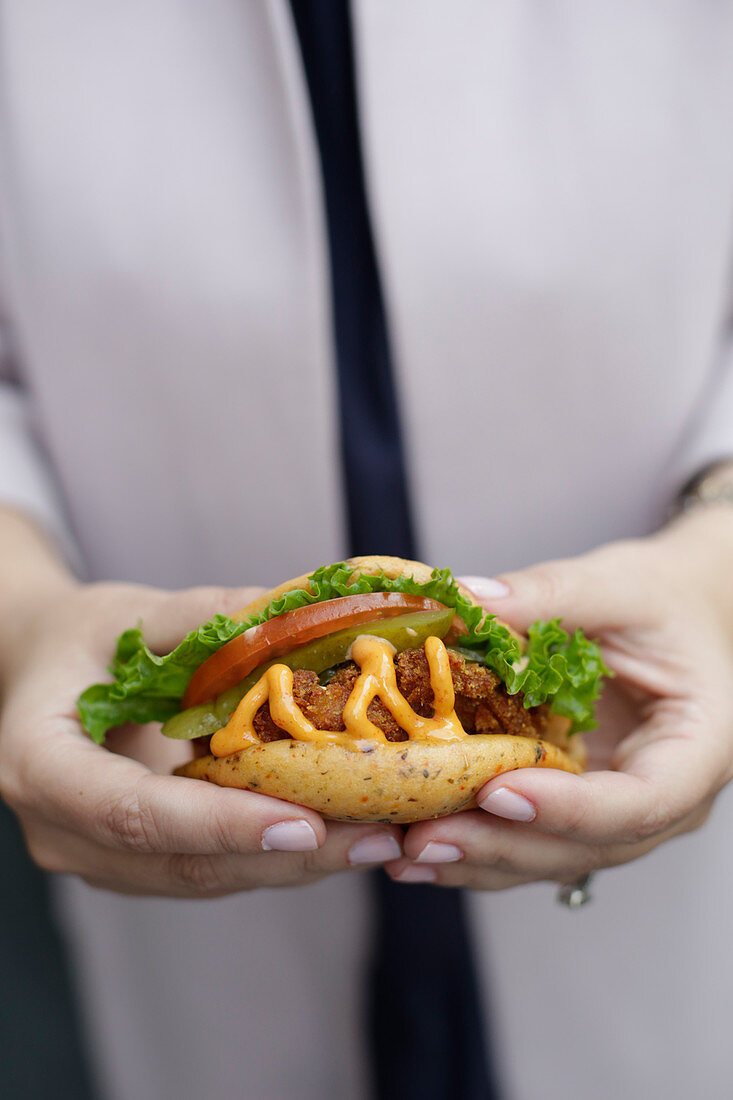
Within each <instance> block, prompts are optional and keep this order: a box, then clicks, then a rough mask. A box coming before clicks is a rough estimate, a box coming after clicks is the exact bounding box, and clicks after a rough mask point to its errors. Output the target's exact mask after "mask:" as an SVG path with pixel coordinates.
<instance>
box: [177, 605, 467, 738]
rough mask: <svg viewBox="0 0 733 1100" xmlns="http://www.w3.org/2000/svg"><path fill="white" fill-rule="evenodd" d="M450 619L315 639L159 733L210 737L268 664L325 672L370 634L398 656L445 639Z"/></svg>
mask: <svg viewBox="0 0 733 1100" xmlns="http://www.w3.org/2000/svg"><path fill="white" fill-rule="evenodd" d="M454 616H455V611H454V610H453V608H452V607H447V608H445V610H444V611H413V612H412V613H411V614H410V615H398V616H396V617H395V618H394V619H378V620H376V621H375V622H373V623H362V624H361V625H360V626H352V627H347V628H346V629H345V630H338V631H336V633H335V634H329V635H328V637H326V638H319V639H318V641H315V642H310V643H309V644H308V645H303V646H300V647H299V648H298V649H294V650H293V652H292V653H288V655H287V656H286V657H278V658H277V659H276V660H274V661H268V663H267V664H264V665H260V667H259V668H257V669H255V670H254V672H251V673H250V674H249V676H247V678H246V679H245V680H243V681H242V683H241V684H237V686H236V687H233V688H230V689H229V690H228V691H225V692H224V693H223V694H222V695H220V696H219V698H218V699H216V700H214V702H212V703H203V704H202V705H201V706H197V707H189V709H188V710H184V711H181V713H180V714H176V715H174V717H173V718H170V719H169V720H168V721H167V722H166V723H165V724H164V726H163V731H162V732H163V733H164V734H165V736H166V737H174V738H176V739H177V740H180V741H190V740H192V739H193V738H194V737H211V735H212V734H213V733H216V731H217V730H218V729H221V727H222V726H225V725H226V724H227V722H228V721H229V718H230V716H231V715H232V713H233V712H234V711H235V710H236V708H237V705H238V704H239V703H240V702H241V700H242V699H243V698H244V696H245V695H246V694H247V692H248V691H249V689H250V688H251V687H254V685H255V684H256V683H257V681H258V680H259V678H260V676H261V675H262V673H263V672H265V670H266V669H268V668H270V666H271V665H276V664H279V665H287V666H288V668H292V669H293V670H295V669H298V668H305V669H309V670H310V671H311V672H325V671H326V669H329V668H332V667H333V666H334V665H338V664H341V663H342V662H343V661H346V660H348V656H349V650H350V649H351V647H352V645H353V644H354V642H355V641H356V639H357V638H358V637H360V635H362V634H373V635H374V636H375V637H377V638H385V639H386V640H387V641H388V642H390V643H391V644H392V645H393V646H394V647H395V649H396V650H397V652H398V653H401V652H402V650H403V649H414V648H416V647H417V646H421V645H423V643H424V642H425V640H426V638H430V637H431V636H432V637H436V638H443V637H445V635H446V634H447V633H448V631H449V630H450V627H451V623H452V622H453V618H454Z"/></svg>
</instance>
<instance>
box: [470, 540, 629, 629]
mask: <svg viewBox="0 0 733 1100" xmlns="http://www.w3.org/2000/svg"><path fill="white" fill-rule="evenodd" d="M630 553H633V552H632V551H629V549H628V548H627V546H626V545H622V544H617V545H611V546H608V547H604V548H602V549H601V550H596V551H593V552H592V553H589V554H583V555H580V556H579V557H576V558H561V559H557V560H555V561H548V562H541V563H540V564H539V565H533V566H531V567H530V568H528V569H522V570H518V571H517V572H514V573H503V574H502V575H501V576H500V577H461V578H460V581H461V583H462V584H464V585H465V586H466V588H468V589H470V591H471V592H472V593H473V595H474V597H475V599H476V601H477V602H478V603H480V604H481V605H482V606H483V607H485V608H486V610H487V611H489V612H491V613H492V614H494V615H497V616H498V618H500V619H503V620H504V621H505V622H507V623H509V624H510V626H513V627H514V628H515V629H516V630H520V631H523V632H526V630H527V628H528V627H529V626H530V625H531V623H533V622H535V621H536V620H537V619H545V620H546V619H553V618H562V620H563V626H564V627H565V628H566V629H569V630H575V629H576V628H577V627H582V628H583V629H584V630H585V631H589V632H591V633H594V634H595V633H600V632H602V631H606V630H612V629H615V628H620V627H626V626H628V625H629V623H630V622H631V621H633V619H634V617H635V615H634V612H635V610H638V609H639V608H640V607H641V606H642V604H643V602H644V601H643V599H641V595H642V591H641V590H642V588H643V585H642V581H641V571H640V568H639V566H640V563H639V562H638V561H635V562H631V561H629V554H630Z"/></svg>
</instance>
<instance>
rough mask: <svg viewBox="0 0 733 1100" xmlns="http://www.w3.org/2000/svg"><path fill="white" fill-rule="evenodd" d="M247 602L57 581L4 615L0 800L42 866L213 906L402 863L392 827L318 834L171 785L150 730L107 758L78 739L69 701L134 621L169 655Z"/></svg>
mask: <svg viewBox="0 0 733 1100" xmlns="http://www.w3.org/2000/svg"><path fill="white" fill-rule="evenodd" d="M258 591H259V590H255V589H239V590H233V589H214V588H196V589H189V590H187V591H183V592H163V591H159V590H157V589H153V588H145V587H141V586H137V585H126V584H125V585H123V584H95V585H80V584H77V583H75V582H74V581H72V580H70V579H69V578H68V577H64V579H63V580H61V579H59V578H58V577H57V578H55V579H54V583H53V584H50V585H46V586H44V588H43V591H42V592H41V591H38V592H36V593H35V595H34V597H33V598H32V599H31V598H26V599H24V600H18V599H15V600H14V601H13V602H12V617H11V618H10V621H9V622H7V621H6V626H5V628H4V631H3V634H4V638H3V640H2V642H0V674H1V677H0V678H1V682H2V694H3V710H2V717H1V719H0V795H1V796H2V797H3V798H4V799H5V801H6V802H7V803H8V804H9V805H10V807H11V808H12V809H13V810H14V811H15V812H16V814H17V815H18V817H19V819H20V822H21V825H22V827H23V830H24V833H25V836H26V841H27V844H28V847H29V850H30V853H31V855H32V856H33V858H34V859H35V860H36V862H37V863H39V864H40V866H41V867H43V868H45V869H47V870H50V871H61V872H70V873H73V874H78V875H80V876H81V877H82V878H84V879H85V880H86V881H87V882H89V883H91V884H92V885H95V886H100V887H103V888H106V889H110V890H117V891H121V892H124V893H136V894H164V895H169V896H178V897H205V896H209V897H214V896H218V895H222V894H228V893H231V892H234V891H238V890H250V889H254V888H256V887H259V886H292V885H298V884H305V883H309V882H312V881H314V880H316V879H319V878H321V877H323V876H324V875H328V874H332V873H334V872H336V871H343V870H346V869H348V868H349V867H353V866H355V865H359V866H365V865H370V864H375V863H382V862H384V861H386V860H388V859H394V858H395V857H397V856H398V855H399V854H400V853H401V840H402V833H401V831H400V830H399V829H398V828H397V827H395V826H391V827H390V826H385V825H373V824H364V825H348V824H342V823H333V822H329V823H328V824H326V823H324V821H323V819H322V818H321V817H320V815H319V814H317V813H315V812H313V811H312V810H308V809H305V808H303V807H302V806H295V805H291V804H290V803H288V802H282V801H280V800H278V799H275V798H269V797H267V796H265V795H261V794H254V793H252V792H250V791H241V790H233V789H229V788H222V787H216V786H213V785H211V784H208V783H204V782H202V781H201V780H197V779H184V778H181V777H178V776H171V775H170V774H169V773H170V771H171V769H172V768H173V767H175V766H176V765H177V764H180V763H182V762H183V760H184V759H187V758H189V757H190V746H188V745H186V744H185V743H181V742H174V741H168V740H166V739H165V738H164V737H161V736H160V733H159V730H158V727H156V726H145V727H124V728H121V729H120V730H117V731H115V732H114V733H113V735H111V736H110V738H109V740H108V744H109V745H110V747H111V748H112V750H113V751H110V749H109V748H101V747H100V746H98V745H95V744H94V743H93V742H92V741H91V740H90V739H89V738H88V737H87V735H86V734H85V733H84V731H83V730H82V728H81V726H80V723H79V720H78V715H77V712H76V700H77V698H78V696H79V694H80V692H81V691H82V690H83V689H84V688H85V687H87V686H88V685H89V684H91V683H93V682H97V681H100V680H104V679H107V678H108V674H107V672H106V666H107V663H108V662H109V660H110V658H111V656H112V653H113V649H114V645H115V641H116V638H117V636H118V634H119V633H120V632H121V631H122V630H124V629H125V628H127V627H129V626H132V625H134V624H135V623H136V622H137V621H138V620H142V623H143V627H144V631H145V636H146V640H147V641H148V643H149V644H150V645H151V648H153V649H154V650H156V651H158V652H161V653H163V652H167V651H168V650H169V649H172V648H173V647H174V646H175V645H176V644H177V643H178V642H179V641H180V639H181V638H182V637H183V635H184V634H185V633H186V632H187V631H188V630H190V629H192V628H193V627H194V626H197V625H198V624H200V623H202V622H204V621H205V620H206V619H208V618H210V617H211V616H212V615H213V614H215V613H216V612H217V611H219V612H223V613H225V614H226V613H227V612H229V613H232V612H233V611H235V610H236V609H237V608H239V607H242V606H243V605H244V604H246V603H248V602H249V601H250V600H251V599H253V598H254V596H255V595H257V594H258ZM182 754H183V756H182Z"/></svg>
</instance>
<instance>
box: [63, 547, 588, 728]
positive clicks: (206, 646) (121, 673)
mask: <svg viewBox="0 0 733 1100" xmlns="http://www.w3.org/2000/svg"><path fill="white" fill-rule="evenodd" d="M369 592H403V593H406V594H409V595H415V596H424V597H427V598H429V599H433V600H437V601H438V602H439V603H442V604H444V606H446V607H452V608H454V609H455V612H456V615H457V616H458V617H459V618H460V619H461V621H462V622H463V624H464V627H465V634H464V635H462V636H461V637H460V638H459V639H458V642H457V644H458V645H459V646H461V647H466V648H468V649H470V650H471V651H473V652H474V653H475V654H476V655H477V656H478V657H479V658H480V659H482V660H483V661H484V663H485V664H486V665H487V667H488V668H490V669H491V670H492V671H493V672H495V673H496V674H497V675H498V676H499V677H500V678H501V680H502V681H503V682H504V684H505V685H506V688H507V691H508V692H509V694H510V695H516V694H517V693H518V692H522V693H523V696H524V705H525V707H534V706H539V705H540V704H541V703H549V705H550V707H551V709H552V710H553V711H554V712H555V713H556V714H561V715H563V716H565V717H566V718H569V719H570V721H571V724H572V726H571V732H573V733H574V732H577V731H579V730H589V729H593V728H594V727H595V726H596V724H597V723H596V721H595V719H594V705H595V702H596V700H597V698H598V696H599V693H600V686H601V679H602V677H603V676H604V675H609V671H608V669H607V668H606V667H605V665H604V663H603V660H602V657H601V651H600V649H599V647H598V645H597V644H596V643H595V642H592V641H590V640H589V639H588V638H586V637H585V635H584V634H583V632H582V630H576V631H575V633H574V634H573V635H572V636H570V635H568V633H567V632H566V631H565V630H563V629H562V627H561V625H560V620H559V619H552V620H551V621H550V622H536V623H534V624H533V625H532V626H531V627H530V628H529V631H528V643H527V646H526V648H525V650H524V653H523V652H522V647H521V645H520V642H519V641H518V639H517V638H516V637H515V636H514V635H513V634H512V632H511V631H510V630H509V629H508V628H507V627H506V626H504V624H503V623H500V622H499V621H498V620H497V618H496V616H495V615H488V614H486V613H485V612H484V610H483V609H482V608H481V607H479V606H478V605H477V604H474V603H472V601H471V600H469V599H467V598H466V597H465V596H464V595H463V594H462V593H461V591H460V590H459V588H458V585H457V583H456V581H455V580H454V578H453V575H452V574H451V572H450V570H449V569H434V570H433V572H432V575H431V578H430V580H429V581H427V582H426V583H421V582H419V581H416V580H415V578H414V577H411V576H410V577H394V578H393V577H387V576H385V574H384V573H381V572H380V573H375V574H373V575H363V574H362V575H360V576H357V577H354V576H353V569H352V567H351V566H350V565H349V564H348V563H347V562H336V563H335V564H333V565H326V566H323V567H322V568H320V569H316V571H315V572H314V573H312V574H311V575H310V576H309V577H308V587H307V588H297V589H294V590H293V591H291V592H286V593H285V594H284V595H283V596H280V597H279V598H278V599H275V600H272V602H271V603H269V604H268V605H267V606H266V607H265V608H264V610H263V611H261V612H260V613H259V614H257V615H253V616H251V617H250V618H249V619H247V620H245V621H244V622H234V620H233V619H230V618H228V617H227V616H226V615H215V616H214V618H213V619H211V620H210V621H209V622H207V623H204V625H203V626H200V627H198V628H197V629H196V630H192V631H191V633H190V634H187V635H186V637H185V638H184V639H183V641H182V642H181V643H180V645H178V646H177V647H176V648H175V649H174V650H173V651H172V652H171V653H168V654H166V655H165V656H157V655H156V654H154V653H153V652H151V650H150V649H149V648H148V646H147V645H146V643H145V640H144V638H143V634H142V631H141V629H140V627H139V626H138V627H134V628H132V629H130V630H126V631H125V632H124V633H123V634H121V635H120V638H119V639H118V642H117V650H116V652H115V656H114V658H113V660H112V662H111V664H110V666H109V672H110V675H111V676H112V678H113V679H112V682H111V683H108V684H94V685H92V686H91V687H89V688H87V689H86V691H84V692H83V693H82V694H81V696H80V697H79V700H78V704H77V705H78V709H79V716H80V718H81V722H82V725H83V727H84V729H85V730H86V731H87V733H89V735H90V736H91V737H92V738H93V740H94V741H96V742H97V743H98V744H102V743H103V742H104V739H105V736H106V734H107V731H108V730H109V729H111V728H112V727H114V726H119V725H122V724H123V723H125V722H135V723H139V724H144V723H146V722H166V721H167V720H168V719H169V718H172V717H173V715H174V714H177V713H178V712H179V711H180V709H181V700H182V698H183V695H184V692H185V690H186V688H187V687H188V682H189V680H190V679H191V676H192V675H193V673H194V672H195V671H196V669H197V668H198V667H199V666H200V665H202V664H203V663H204V661H206V660H207V659H208V658H209V657H210V656H211V655H212V653H215V652H216V650H217V649H219V648H220V647H221V646H222V645H224V644H225V643H226V642H229V641H231V639H232V638H236V637H237V636H238V635H239V634H243V633H244V631H245V630H248V629H249V628H250V627H252V626H259V625H260V624H261V623H264V622H267V620H268V619H272V618H275V617H276V616H278V615H284V614H285V613H286V612H287V611H295V610H296V609H297V608H299V607H305V606H307V605H308V604H314V603H322V602H323V601H325V600H331V599H336V598H338V597H339V596H355V595H360V594H366V593H369Z"/></svg>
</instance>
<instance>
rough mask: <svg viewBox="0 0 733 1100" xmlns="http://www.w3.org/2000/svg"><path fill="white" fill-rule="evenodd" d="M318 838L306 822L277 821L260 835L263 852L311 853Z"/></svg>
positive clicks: (316, 845) (316, 844)
mask: <svg viewBox="0 0 733 1100" xmlns="http://www.w3.org/2000/svg"><path fill="white" fill-rule="evenodd" d="M317 847H318V837H317V836H316V834H315V833H314V832H313V827H312V826H311V825H309V824H308V822H307V821H278V822H277V823H276V824H275V825H268V826H267V828H266V829H265V831H264V833H263V834H262V850H263V851H264V852H313V851H315V849H316V848H317Z"/></svg>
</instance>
